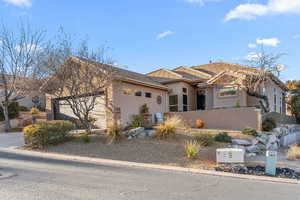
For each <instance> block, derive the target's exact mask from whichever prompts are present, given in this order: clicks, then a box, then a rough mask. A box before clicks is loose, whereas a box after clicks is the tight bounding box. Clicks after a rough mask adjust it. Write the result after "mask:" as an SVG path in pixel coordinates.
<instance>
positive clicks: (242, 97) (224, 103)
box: [213, 85, 247, 108]
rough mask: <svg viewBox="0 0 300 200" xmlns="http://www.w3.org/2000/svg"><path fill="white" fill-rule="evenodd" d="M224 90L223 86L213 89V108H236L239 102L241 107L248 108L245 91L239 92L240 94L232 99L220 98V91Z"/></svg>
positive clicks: (216, 86)
mask: <svg viewBox="0 0 300 200" xmlns="http://www.w3.org/2000/svg"><path fill="white" fill-rule="evenodd" d="M221 88H223V86H222V85H215V86H214V88H213V107H214V108H222V107H235V106H236V105H237V102H239V104H240V106H241V107H242V106H247V94H246V92H245V91H243V90H238V94H237V95H236V96H232V97H220V96H219V91H220V89H221Z"/></svg>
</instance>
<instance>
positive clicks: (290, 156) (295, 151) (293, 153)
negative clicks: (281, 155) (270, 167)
mask: <svg viewBox="0 0 300 200" xmlns="http://www.w3.org/2000/svg"><path fill="white" fill-rule="evenodd" d="M296 159H300V147H299V146H297V145H292V146H290V148H289V150H288V153H287V160H296Z"/></svg>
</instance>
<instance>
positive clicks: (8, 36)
mask: <svg viewBox="0 0 300 200" xmlns="http://www.w3.org/2000/svg"><path fill="white" fill-rule="evenodd" d="M43 39H44V32H43V31H39V30H38V31H34V30H32V29H31V28H30V27H29V26H28V25H24V24H21V25H20V26H19V28H18V30H17V31H14V30H11V29H9V28H8V27H7V26H5V25H4V24H2V26H1V30H0V80H1V92H0V100H1V101H0V106H1V107H2V109H3V113H4V117H5V131H9V130H10V128H11V126H10V119H9V113H8V106H9V104H10V103H12V102H14V101H17V100H19V99H21V98H24V97H25V96H26V95H29V93H30V92H31V91H33V90H34V89H33V88H32V87H33V86H35V85H36V84H34V81H35V78H36V77H35V76H36V74H37V73H36V63H35V59H36V57H37V55H38V53H39V50H40V49H41V46H42V42H43Z"/></svg>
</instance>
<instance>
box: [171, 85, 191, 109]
mask: <svg viewBox="0 0 300 200" xmlns="http://www.w3.org/2000/svg"><path fill="white" fill-rule="evenodd" d="M166 86H167V87H168V88H169V89H170V91H171V92H170V93H169V95H178V111H179V112H181V111H183V97H182V95H183V92H182V88H187V95H188V110H189V111H190V110H195V109H196V98H197V97H196V89H195V87H193V86H191V85H190V84H188V83H185V82H175V83H169V84H166ZM167 105H169V102H168V104H167ZM168 111H169V108H168Z"/></svg>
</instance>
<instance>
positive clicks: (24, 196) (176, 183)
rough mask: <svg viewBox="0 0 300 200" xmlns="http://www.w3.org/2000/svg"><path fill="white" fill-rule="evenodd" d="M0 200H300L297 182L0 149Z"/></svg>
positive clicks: (299, 188)
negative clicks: (118, 164) (6, 174)
mask: <svg viewBox="0 0 300 200" xmlns="http://www.w3.org/2000/svg"><path fill="white" fill-rule="evenodd" d="M0 168H1V170H0V171H2V172H3V171H7V172H13V173H15V174H16V176H14V177H11V178H8V179H2V180H1V179H0V197H1V198H0V199H1V200H19V199H20V200H37V199H43V200H48V199H49V200H50V199H51V200H52V199H55V200H60V199H62V200H66V199H84V200H88V199H97V200H100V199H110V200H114V199H137V200H141V199H146V200H148V199H156V200H157V199H164V200H167V199H172V200H173V199H179V200H182V199H197V200H198V199H206V200H210V199H221V200H227V199H228V200H234V199H243V200H248V199H249V200H250V199H263V200H268V199H270V200H276V199H280V200H282V199H288V200H294V199H295V200H299V199H300V186H299V185H293V184H281V183H269V182H258V181H251V180H242V179H234V178H225V177H216V176H207V175H199V174H190V173H179V172H173V171H161V170H150V169H137V168H126V167H115V166H109V165H94V164H87V163H79V162H74V161H62V160H53V159H44V158H38V157H33V156H24V155H18V154H14V153H7V152H6V153H5V152H0Z"/></svg>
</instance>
